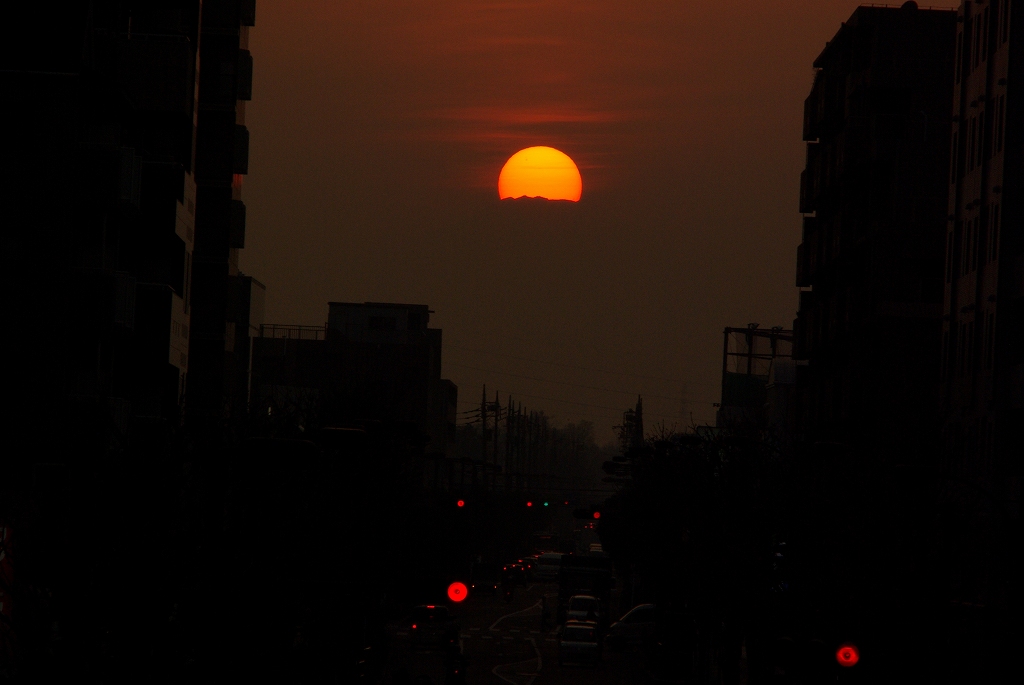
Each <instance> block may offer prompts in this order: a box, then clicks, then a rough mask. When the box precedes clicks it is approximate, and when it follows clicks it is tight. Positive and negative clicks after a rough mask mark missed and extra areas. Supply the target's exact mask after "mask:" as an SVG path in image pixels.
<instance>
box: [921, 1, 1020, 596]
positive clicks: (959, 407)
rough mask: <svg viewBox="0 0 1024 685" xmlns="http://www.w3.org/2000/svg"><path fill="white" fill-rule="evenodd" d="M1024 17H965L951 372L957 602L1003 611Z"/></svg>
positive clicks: (1016, 364)
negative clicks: (1022, 18)
mask: <svg viewBox="0 0 1024 685" xmlns="http://www.w3.org/2000/svg"><path fill="white" fill-rule="evenodd" d="M1014 9H1016V11H1017V12H1018V13H1019V11H1020V3H1014V2H1011V1H1010V0H981V1H979V2H964V3H963V4H962V5H961V6H960V9H959V11H958V13H957V34H956V71H955V74H954V76H953V81H954V86H953V91H954V92H953V112H952V114H953V125H952V131H953V137H952V141H951V149H952V163H951V164H950V166H949V178H948V180H947V187H948V188H949V209H948V223H947V227H946V233H945V238H946V264H945V296H944V299H943V317H942V360H943V364H942V369H941V379H942V383H941V411H942V416H943V438H944V445H945V448H946V452H945V454H946V457H947V459H946V462H945V464H944V466H945V469H944V476H945V477H946V479H945V482H946V486H947V490H946V493H945V494H946V496H947V498H948V500H949V501H950V502H952V503H955V514H954V518H955V519H956V521H955V523H954V524H953V525H954V527H955V528H960V530H959V534H956V533H955V532H954V533H952V536H953V537H954V538H956V542H955V544H954V545H953V547H954V548H955V549H957V550H958V551H957V552H956V553H955V554H954V555H953V556H952V557H951V558H952V559H954V560H955V563H954V564H953V566H954V571H953V579H952V583H953V593H954V596H955V597H956V598H957V599H958V600H960V601H961V602H962V603H963V604H964V606H977V607H982V606H988V607H991V606H993V605H996V606H999V605H1001V606H1002V607H1003V609H1005V608H1006V602H1007V601H1008V596H1009V595H1008V594H1007V593H1008V587H1009V585H1010V584H1014V583H1017V582H1019V580H1017V579H1016V578H1011V577H1010V576H1011V575H1012V574H1013V571H1011V570H1010V568H1009V565H1008V557H1007V550H1008V549H1013V548H1014V547H1015V546H1016V545H1018V544H1019V542H1018V541H1017V540H1016V539H1015V536H1014V534H1012V533H1011V532H1010V531H1012V530H1017V531H1018V533H1019V523H1013V521H1018V522H1019V517H1020V488H1021V469H1020V464H1021V460H1020V454H1021V437H1022V430H1024V343H1022V340H1024V230H1022V228H1024V185H1022V180H1021V179H1022V168H1021V167H1022V164H1024V88H1022V87H1021V83H1020V79H1021V78H1022V77H1024V52H1022V48H1024V46H1022V44H1021V40H1022V36H1021V33H1022V31H1024V28H1022V25H1021V22H1020V21H1019V19H1020V17H1019V15H1014V13H1013V10H1014ZM1007 536H1009V537H1007ZM1010 538H1014V539H1013V540H1012V541H1011V540H1010ZM1011 594H1012V593H1011Z"/></svg>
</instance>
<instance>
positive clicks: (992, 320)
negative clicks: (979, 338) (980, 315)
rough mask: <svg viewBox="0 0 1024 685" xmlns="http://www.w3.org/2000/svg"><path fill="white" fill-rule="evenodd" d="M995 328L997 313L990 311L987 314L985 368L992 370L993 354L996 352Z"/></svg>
mask: <svg viewBox="0 0 1024 685" xmlns="http://www.w3.org/2000/svg"><path fill="white" fill-rule="evenodd" d="M995 328H996V315H995V314H994V313H992V312H988V313H987V314H986V315H985V370H986V371H991V370H992V356H993V353H994V352H995V345H994V344H993V343H994V342H995V338H996V336H995Z"/></svg>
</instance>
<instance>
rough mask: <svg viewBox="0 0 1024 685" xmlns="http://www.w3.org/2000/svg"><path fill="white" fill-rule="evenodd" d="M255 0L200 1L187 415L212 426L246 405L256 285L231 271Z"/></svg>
mask: <svg viewBox="0 0 1024 685" xmlns="http://www.w3.org/2000/svg"><path fill="white" fill-rule="evenodd" d="M255 19H256V8H255V0H204V2H203V12H202V37H201V41H202V57H203V63H202V78H201V79H200V82H199V105H198V126H197V131H196V187H197V189H196V243H195V251H194V254H193V262H192V282H193V285H192V287H193V297H194V306H193V311H192V329H191V336H190V346H191V363H190V367H189V384H188V387H189V390H188V402H187V404H188V410H187V411H188V415H189V416H190V417H192V418H194V419H195V420H197V421H200V422H204V421H205V422H212V424H213V425H219V424H220V423H221V422H222V421H224V420H227V419H232V418H237V417H239V416H242V415H244V414H245V413H246V411H247V409H248V406H247V405H248V369H249V363H250V360H249V351H250V347H251V344H250V343H251V340H252V336H251V332H252V331H253V330H256V329H258V327H259V324H260V323H262V321H261V320H255V319H254V315H255V316H258V317H262V301H263V292H262V291H263V286H262V284H260V283H259V281H255V280H253V279H251V278H250V277H248V276H246V275H244V274H242V273H240V272H239V270H238V252H239V250H241V249H242V248H243V247H245V204H244V203H243V202H242V180H243V178H244V177H245V174H247V173H248V171H249V131H248V129H247V128H246V126H245V106H246V102H247V101H249V100H250V99H251V97H252V72H253V60H252V55H251V53H250V52H249V49H248V48H249V27H251V26H253V25H255Z"/></svg>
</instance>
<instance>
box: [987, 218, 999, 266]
mask: <svg viewBox="0 0 1024 685" xmlns="http://www.w3.org/2000/svg"><path fill="white" fill-rule="evenodd" d="M988 235H989V238H988V244H989V247H988V258H989V260H990V261H994V260H995V259H996V258H997V257H998V256H999V205H993V206H992V220H991V221H990V222H989V228H988Z"/></svg>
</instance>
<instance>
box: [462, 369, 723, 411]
mask: <svg viewBox="0 0 1024 685" xmlns="http://www.w3.org/2000/svg"><path fill="white" fill-rule="evenodd" d="M448 364H449V365H450V366H455V367H458V368H462V369H472V370H473V371H483V372H484V373H496V374H499V375H502V376H511V377H512V378H522V379H525V380H528V381H540V382H541V383H555V384H558V385H567V386H569V387H570V388H585V389H587V390H600V391H602V392H614V393H618V394H620V395H643V396H644V397H657V398H658V399H661V400H670V401H672V402H706V403H707V404H714V402H712V401H711V400H687V399H686V398H685V397H684V398H680V397H669V396H667V395H655V394H654V393H648V392H644V393H637V392H632V391H630V390H615V389H613V388H599V387H597V386H596V385H582V384H580V383H569V382H568V381H556V380H552V379H550V378H537V377H536V376H523V375H520V374H516V373H509V372H508V371H497V370H495V369H484V368H480V367H478V366H470V365H469V364H459V363H452V362H448Z"/></svg>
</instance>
